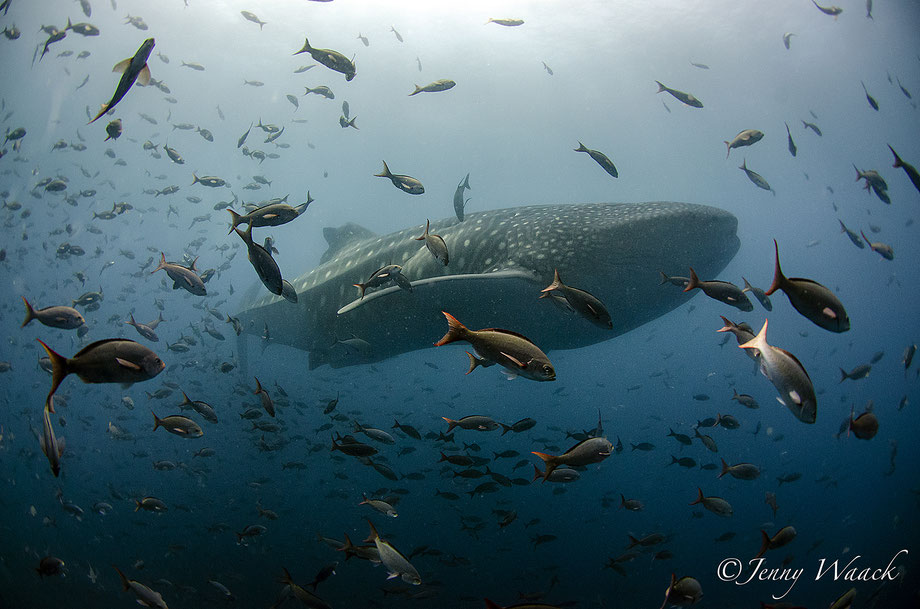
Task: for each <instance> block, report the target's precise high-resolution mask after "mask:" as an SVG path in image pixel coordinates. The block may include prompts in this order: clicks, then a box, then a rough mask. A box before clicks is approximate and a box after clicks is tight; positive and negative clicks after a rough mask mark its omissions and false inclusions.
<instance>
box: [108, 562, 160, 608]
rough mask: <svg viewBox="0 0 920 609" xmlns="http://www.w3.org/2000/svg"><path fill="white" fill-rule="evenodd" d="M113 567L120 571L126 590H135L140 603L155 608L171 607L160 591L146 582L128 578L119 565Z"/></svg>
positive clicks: (119, 574) (122, 583)
mask: <svg viewBox="0 0 920 609" xmlns="http://www.w3.org/2000/svg"><path fill="white" fill-rule="evenodd" d="M112 568H113V569H115V570H116V571H118V576H119V577H121V585H122V587H123V588H124V590H125V592H127V591H128V590H130V591H132V592H134V595H135V596H136V597H137V603H138V604H139V605H143V606H144V607H151V608H155V609H169V607H167V606H166V601H164V600H163V597H162V596H161V595H160V593H159V592H156V591H154V590H151V589H150V588H148V587H147V586H145V585H144V584H142V583H140V582H137V581H134V580H133V579H128V578H127V577H125V574H124V573H122V572H121V569H119V568H118V567H115V566H113V567H112Z"/></svg>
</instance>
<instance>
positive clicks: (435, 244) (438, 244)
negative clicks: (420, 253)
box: [415, 220, 450, 266]
mask: <svg viewBox="0 0 920 609" xmlns="http://www.w3.org/2000/svg"><path fill="white" fill-rule="evenodd" d="M430 227H431V221H430V220H428V221H427V222H426V224H425V232H424V233H422V236H421V237H416V238H415V240H416V241H424V242H425V247H427V248H428V251H429V252H431V255H432V256H434V257H435V260H437V261H438V262H440V263H441V264H443V265H444V266H447V263H448V262H449V260H450V255H449V253H448V251H447V243H446V242H445V241H444V237H442V236H441V235H435V234H433V233H430V232H428V229H429V228H430Z"/></svg>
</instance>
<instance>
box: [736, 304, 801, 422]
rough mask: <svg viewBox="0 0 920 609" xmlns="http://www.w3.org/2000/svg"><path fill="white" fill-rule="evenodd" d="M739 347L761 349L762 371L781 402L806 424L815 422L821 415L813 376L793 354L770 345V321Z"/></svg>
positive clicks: (765, 322)
mask: <svg viewBox="0 0 920 609" xmlns="http://www.w3.org/2000/svg"><path fill="white" fill-rule="evenodd" d="M738 346H739V347H740V348H742V349H757V350H758V351H759V352H760V371H761V372H762V373H763V375H764V376H765V377H767V378H768V379H769V380H770V382H771V383H773V386H774V387H776V390H777V391H778V392H779V394H780V397H779V398H777V399H778V400H779V401H780V403H781V404H783V405H784V406H785V407H786V408H788V409H789V410H790V411H791V412H792V414H794V415H795V417H796V418H797V419H798V420H800V421H802V422H803V423H814V422H815V420H816V418H817V415H818V400H817V398H816V397H815V388H814V385H812V382H811V378H809V376H808V372H806V371H805V367H804V366H802V363H801V362H800V361H799V360H798V359H796V357H795V356H794V355H792V354H791V353H789V352H788V351H786V350H785V349H780V348H779V347H774V346H772V345H769V344H767V320H766V319H765V320H764V322H763V328H761V330H760V332H759V333H758V334H757V336H755V337H754V338H752V339H751V340H749V341H748V342H746V343H744V344H743V345H738Z"/></svg>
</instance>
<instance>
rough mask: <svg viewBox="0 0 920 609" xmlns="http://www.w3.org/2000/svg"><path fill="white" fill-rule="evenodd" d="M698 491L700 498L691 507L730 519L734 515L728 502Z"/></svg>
mask: <svg viewBox="0 0 920 609" xmlns="http://www.w3.org/2000/svg"><path fill="white" fill-rule="evenodd" d="M696 490H697V491H698V492H699V496H698V497H697V499H696V500H695V501H693V502H691V503H690V505H697V504H702V505H703V507H704V508H706V509H707V510H709V511H710V512H712V513H713V514H716V515H718V516H725V517H728V516H731V515H732V506H731V504H730V503H729V502H728V501H726V500H725V499H722V498H721V497H704V496H703V489H701V488H697V489H696ZM671 577H672V581H673V577H674V576H673V575H672V576H671Z"/></svg>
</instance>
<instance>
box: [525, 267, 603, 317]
mask: <svg viewBox="0 0 920 609" xmlns="http://www.w3.org/2000/svg"><path fill="white" fill-rule="evenodd" d="M540 291H541V296H540V298H547V297H548V296H549V293H550V292H559V293H561V294H562V296H563V297H564V298H565V300H566V302H567V303H568V304H569V306H571V307H572V308H573V309H574V310H575V311H576V312H577V313H578V314H579V315H581V316H582V317H584V318H585V319H587V320H588V321H590V322H591V323H592V324H594V325H595V326H597V327H599V328H603V329H605V330H612V329H613V322H612V321H611V319H610V313H609V312H608V311H607V307H605V306H604V303H602V302H601V301H600V300H599V299H598V298H596V297H595V296H593V295H592V294H590V293H589V292H586V291H585V290H580V289H578V288H573V287H570V286H567V285H565V284H564V283H562V278H561V277H560V276H559V269H555V270H554V271H553V282H552V283H551V284H549V286H547V287H546V288H543V289H542V290H540Z"/></svg>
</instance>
